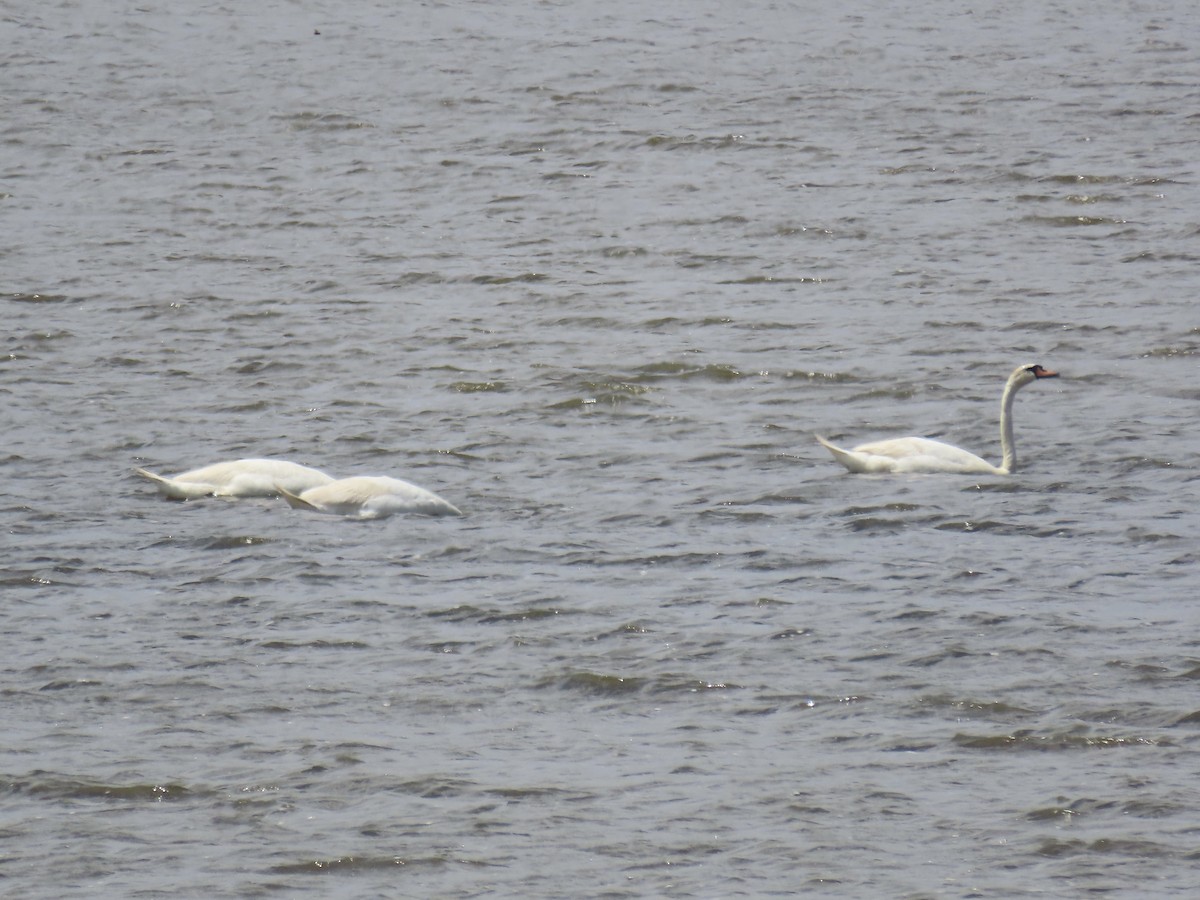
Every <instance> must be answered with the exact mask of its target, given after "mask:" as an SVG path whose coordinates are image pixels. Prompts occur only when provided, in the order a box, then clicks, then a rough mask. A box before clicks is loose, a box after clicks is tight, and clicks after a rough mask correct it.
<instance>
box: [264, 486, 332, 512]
mask: <svg viewBox="0 0 1200 900" xmlns="http://www.w3.org/2000/svg"><path fill="white" fill-rule="evenodd" d="M275 490H277V491H279V496H280V497H282V498H283V499H284V500H286V501H287V504H288V506H290V507H291V508H292V509H307V510H308V511H309V512H321V511H322V510H321V509H320V508H319V507H316V506H313V505H312V504H311V503H309V502H308V501H307V500H302V499H301V498H300V497H299V496H297V495H296V494H293V493H292V492H291V491H289V490H287V489H286V488H281V487H280V486H279V485H275Z"/></svg>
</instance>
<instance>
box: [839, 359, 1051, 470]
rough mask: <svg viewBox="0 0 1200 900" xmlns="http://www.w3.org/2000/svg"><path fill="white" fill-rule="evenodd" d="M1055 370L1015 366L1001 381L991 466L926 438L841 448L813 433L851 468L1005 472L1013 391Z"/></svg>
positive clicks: (1010, 460) (1013, 461)
mask: <svg viewBox="0 0 1200 900" xmlns="http://www.w3.org/2000/svg"><path fill="white" fill-rule="evenodd" d="M1057 377H1058V373H1057V372H1051V371H1050V370H1049V369H1043V368H1042V367H1041V366H1038V365H1025V366H1017V368H1016V369H1015V370H1014V371H1013V373H1012V374H1011V375H1009V376H1008V381H1007V382H1005V385H1004V394H1003V395H1002V396H1001V398H1000V447H1001V449H1002V450H1003V452H1004V459H1003V461H1002V462H1001V463H1000V465H998V466H993V465H992V464H991V463H990V462H988V461H987V460H986V459H981V458H979V457H978V456H976V455H975V454H974V453H968V452H967V451H966V450H961V449H959V448H958V447H953V446H951V445H950V444H943V443H942V442H941V441H934V440H930V439H929V438H919V437H903V438H893V439H892V440H887V441H875V442H873V443H870V444H861V445H860V446H858V447H855V448H854V449H853V450H843V449H842V448H841V447H838V446H836V445H834V444H831V443H830V442H829V441H827V440H825V438H823V437H821V436H820V435H819V434H818V435H816V438H817V440H818V441H820V442H821V443H822V444H823V445H824V446H825V447H826V448H828V450H829V452H830V453H832V454H833V458H834V459H836V460H837V461H838V462H840V463H841V464H842V465H843V466H845V467H846V468H847V469H849V470H850V471H851V472H955V473H962V474H964V475H965V474H971V475H974V474H986V475H1008V474H1009V473H1010V472H1012V471H1013V469H1015V468H1016V465H1017V451H1016V448H1015V447H1014V446H1013V426H1012V406H1013V398H1014V397H1015V396H1016V395H1017V391H1019V390H1020V389H1021V388H1023V387H1024V386H1025V385H1027V384H1032V383H1033V382H1034V381H1037V380H1038V379H1039V378H1057Z"/></svg>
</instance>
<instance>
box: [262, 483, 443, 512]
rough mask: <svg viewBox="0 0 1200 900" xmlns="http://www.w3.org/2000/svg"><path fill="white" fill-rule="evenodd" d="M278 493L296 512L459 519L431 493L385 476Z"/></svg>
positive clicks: (440, 499)
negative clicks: (302, 510) (305, 510)
mask: <svg viewBox="0 0 1200 900" xmlns="http://www.w3.org/2000/svg"><path fill="white" fill-rule="evenodd" d="M281 487H282V486H281ZM279 493H280V495H282V497H283V498H284V499H285V500H287V502H288V503H289V504H290V505H291V506H293V507H294V508H296V509H309V510H314V511H316V512H325V513H333V514H334V515H337V516H355V517H357V518H360V519H382V518H385V517H386V516H394V515H402V514H411V515H419V516H461V515H462V513H461V512H460V511H459V509H458V507H456V506H455V505H454V504H452V503H449V502H447V501H446V500H443V499H442V498H441V497H439V496H438V495H437V494H435V493H433V492H432V491H427V490H425V488H421V487H417V486H416V485H415V484H409V483H408V482H407V481H401V480H400V479H399V478H387V477H386V476H373V475H358V476H355V477H354V478H342V479H339V480H337V481H331V482H330V483H329V484H325V485H321V486H320V487H314V488H310V489H309V490H307V491H291V490H280V491H279Z"/></svg>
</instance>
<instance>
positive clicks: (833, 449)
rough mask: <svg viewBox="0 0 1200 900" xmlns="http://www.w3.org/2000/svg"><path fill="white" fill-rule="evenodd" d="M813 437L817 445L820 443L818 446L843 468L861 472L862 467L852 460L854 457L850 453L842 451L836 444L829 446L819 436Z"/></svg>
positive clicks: (827, 442) (828, 443) (829, 444)
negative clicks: (826, 451)
mask: <svg viewBox="0 0 1200 900" xmlns="http://www.w3.org/2000/svg"><path fill="white" fill-rule="evenodd" d="M813 437H815V438H816V439H817V441H818V443H820V445H821V446H822V447H824V448H825V449H826V450H828V451H829V452H830V453H832V454H833V458H834V459H836V460H837V461H838V462H840V463H841V464H842V465H843V466H845V467H846V468H847V469H849V470H850V471H851V472H861V471H862V466H861V465H859V464H858V460H856V459H855V458H854V455H853V454H852V453H850V452H849V451H848V450H843V449H842V448H841V447H839V446H838V445H837V444H831V443H830V442H829V441H827V440H825V438H823V437H821V436H820V435H819V434H814V435H813Z"/></svg>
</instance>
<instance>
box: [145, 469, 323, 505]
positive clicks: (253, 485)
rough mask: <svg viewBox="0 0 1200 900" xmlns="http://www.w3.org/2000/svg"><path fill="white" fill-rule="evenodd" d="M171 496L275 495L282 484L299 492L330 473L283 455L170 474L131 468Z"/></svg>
mask: <svg viewBox="0 0 1200 900" xmlns="http://www.w3.org/2000/svg"><path fill="white" fill-rule="evenodd" d="M133 471H134V472H135V473H136V474H137V475H140V476H141V477H142V478H146V479H148V480H150V481H153V482H154V483H155V485H156V486H157V487H158V490H159V493H161V494H162V495H163V496H165V497H169V498H171V499H172V500H195V499H198V498H200V497H277V496H279V489H280V488H283V489H286V490H289V491H292V492H293V493H301V492H303V491H307V490H309V489H310V488H314V487H319V486H320V485H323V484H329V482H331V481H333V476H332V475H326V474H325V473H324V472H322V471H320V470H319V469H312V468H309V467H308V466H302V465H299V464H298V463H294V462H289V461H287V460H286V459H235V460H231V461H229V462H219V463H213V464H212V465H210V466H203V467H201V468H199V469H191V470H189V471H187V472H181V473H180V474H178V475H174V476H171V477H168V476H165V475H156V474H155V473H153V472H148V471H146V470H145V469H134V470H133Z"/></svg>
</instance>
